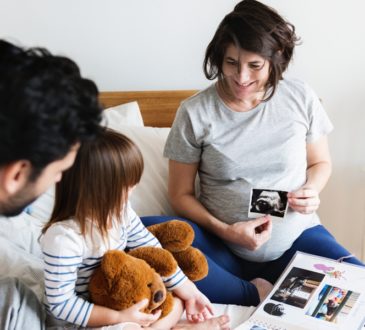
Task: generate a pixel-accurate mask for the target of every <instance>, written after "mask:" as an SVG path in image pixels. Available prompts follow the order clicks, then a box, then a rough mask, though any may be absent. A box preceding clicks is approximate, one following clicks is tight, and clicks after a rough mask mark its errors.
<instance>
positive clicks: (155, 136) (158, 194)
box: [118, 126, 176, 216]
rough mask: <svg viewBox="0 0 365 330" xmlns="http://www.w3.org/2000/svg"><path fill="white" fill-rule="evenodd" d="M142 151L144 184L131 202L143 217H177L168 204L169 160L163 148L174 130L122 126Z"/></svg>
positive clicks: (142, 183)
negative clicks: (164, 154)
mask: <svg viewBox="0 0 365 330" xmlns="http://www.w3.org/2000/svg"><path fill="white" fill-rule="evenodd" d="M118 131H119V132H120V133H122V134H124V135H126V136H128V137H129V138H130V139H131V140H132V141H133V142H134V143H136V144H137V146H138V147H139V148H140V149H141V152H142V155H143V160H144V171H143V175H142V178H141V181H140V183H139V184H138V185H137V187H136V188H135V189H134V190H133V192H132V194H131V196H130V201H131V204H132V207H133V209H134V210H135V211H136V213H137V214H138V215H139V216H144V215H176V214H175V213H174V212H173V210H172V208H171V206H170V204H169V201H168V197H167V180H168V159H167V158H164V157H163V149H164V146H165V141H166V139H167V135H168V134H169V132H170V128H167V127H164V128H159V127H133V126H119V129H118Z"/></svg>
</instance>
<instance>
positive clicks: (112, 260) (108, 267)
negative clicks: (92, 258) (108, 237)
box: [101, 250, 128, 279]
mask: <svg viewBox="0 0 365 330" xmlns="http://www.w3.org/2000/svg"><path fill="white" fill-rule="evenodd" d="M127 259H128V255H127V254H126V253H125V252H123V251H118V250H110V251H107V252H106V253H105V254H104V257H103V260H102V261H101V269H102V271H103V273H104V275H105V276H106V277H107V278H109V279H113V278H115V277H116V275H117V274H118V273H119V272H120V269H121V266H122V265H123V263H125V262H126V260H127Z"/></svg>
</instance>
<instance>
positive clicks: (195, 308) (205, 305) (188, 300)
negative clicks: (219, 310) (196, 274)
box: [173, 280, 214, 322]
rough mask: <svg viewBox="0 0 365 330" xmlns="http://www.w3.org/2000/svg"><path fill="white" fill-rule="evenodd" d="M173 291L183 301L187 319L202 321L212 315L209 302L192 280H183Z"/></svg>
mask: <svg viewBox="0 0 365 330" xmlns="http://www.w3.org/2000/svg"><path fill="white" fill-rule="evenodd" d="M173 292H174V294H176V296H178V297H179V298H180V299H182V300H183V301H184V304H185V309H186V317H187V319H188V320H189V321H191V322H199V321H204V320H206V319H209V318H210V317H211V316H212V315H214V312H213V306H212V304H211V302H210V301H209V299H208V298H207V297H206V296H205V295H204V294H203V293H201V292H200V291H199V290H198V288H197V287H196V286H195V284H194V283H193V282H192V281H190V280H187V281H185V282H184V283H183V284H182V285H180V286H179V287H177V288H176V289H174V290H173Z"/></svg>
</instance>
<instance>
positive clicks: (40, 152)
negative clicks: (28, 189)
mask: <svg viewBox="0 0 365 330" xmlns="http://www.w3.org/2000/svg"><path fill="white" fill-rule="evenodd" d="M101 110H102V109H101V106H100V104H99V101H98V89H97V87H96V85H95V84H94V83H93V82H92V81H91V80H88V79H85V78H83V77H81V74H80V70H79V68H78V66H77V65H76V63H75V62H73V61H72V60H70V59H68V58H66V57H62V56H54V55H52V54H51V53H50V52H48V51H47V50H46V49H43V48H31V49H28V50H26V49H22V48H20V47H17V46H15V45H13V44H11V43H9V42H7V41H4V40H0V141H1V143H0V167H1V166H3V165H6V164H9V163H12V162H14V161H17V160H28V161H29V162H30V163H31V164H32V170H33V172H32V174H31V179H33V180H34V179H36V178H37V176H38V175H39V174H40V173H41V172H42V170H43V169H44V167H46V166H47V165H48V164H50V163H51V162H53V161H55V160H58V159H62V158H63V157H64V156H65V155H66V154H67V153H68V152H69V151H70V149H71V147H72V146H73V145H75V144H76V143H78V142H82V141H84V140H88V139H91V138H93V137H95V136H96V134H97V132H98V131H99V128H100V126H99V123H100V120H101Z"/></svg>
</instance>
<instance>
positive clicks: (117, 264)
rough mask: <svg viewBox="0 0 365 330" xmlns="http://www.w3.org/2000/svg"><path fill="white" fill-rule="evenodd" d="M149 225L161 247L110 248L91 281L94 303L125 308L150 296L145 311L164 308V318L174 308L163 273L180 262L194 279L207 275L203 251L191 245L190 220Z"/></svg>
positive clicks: (173, 269) (90, 290)
mask: <svg viewBox="0 0 365 330" xmlns="http://www.w3.org/2000/svg"><path fill="white" fill-rule="evenodd" d="M147 228H148V230H150V231H151V232H152V233H153V234H154V235H155V236H156V237H157V239H158V240H159V241H160V243H161V245H162V248H158V247H141V248H136V249H133V250H130V251H128V252H124V251H118V250H111V251H107V252H106V253H105V255H104V256H103V259H102V261H101V265H100V267H99V268H97V269H96V270H95V272H94V274H93V275H92V277H91V280H90V283H89V292H90V297H91V301H92V302H94V303H95V304H97V305H101V306H106V307H109V308H112V309H115V310H123V309H126V308H128V307H130V306H132V305H133V304H135V303H137V302H139V301H141V300H143V299H145V298H147V299H148V305H147V306H146V307H145V308H144V310H143V312H145V313H154V312H155V311H157V310H159V309H161V311H162V312H161V316H160V318H163V317H165V316H166V315H167V314H168V313H170V311H171V310H172V307H173V296H172V294H171V293H170V292H169V291H167V290H166V288H165V286H164V283H163V281H162V278H161V276H163V277H168V276H171V275H172V274H173V273H174V272H175V271H176V269H177V266H178V265H179V267H180V268H181V269H182V270H183V272H184V273H185V274H186V276H187V277H188V278H189V279H191V280H192V281H198V280H200V279H202V278H204V277H205V276H206V275H207V274H208V263H207V260H206V258H205V256H204V254H203V253H202V252H201V251H199V250H198V249H196V248H194V247H192V246H191V243H192V242H193V240H194V230H193V228H192V227H191V226H190V225H189V224H188V223H186V222H184V221H180V220H170V221H167V222H164V223H161V224H156V225H152V226H149V227H147Z"/></svg>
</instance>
